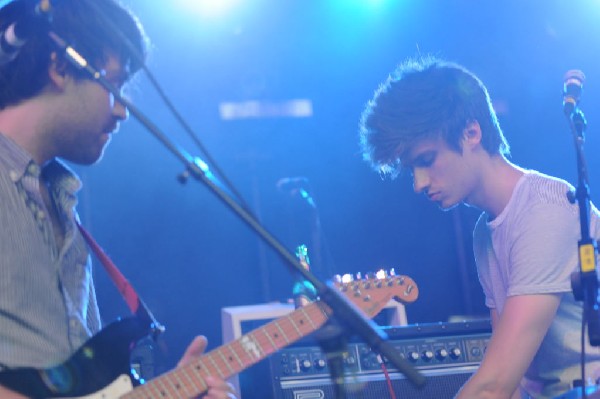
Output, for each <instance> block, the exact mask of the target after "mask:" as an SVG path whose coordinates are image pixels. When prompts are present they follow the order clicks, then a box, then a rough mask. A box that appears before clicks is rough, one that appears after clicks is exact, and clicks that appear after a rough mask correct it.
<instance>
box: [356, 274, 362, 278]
mask: <svg viewBox="0 0 600 399" xmlns="http://www.w3.org/2000/svg"><path fill="white" fill-rule="evenodd" d="M356 279H357V280H362V274H361V273H360V272H358V273H356Z"/></svg>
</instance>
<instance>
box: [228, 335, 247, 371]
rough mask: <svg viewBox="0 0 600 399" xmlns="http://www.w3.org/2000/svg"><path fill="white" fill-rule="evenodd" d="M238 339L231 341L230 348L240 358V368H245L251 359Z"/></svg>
mask: <svg viewBox="0 0 600 399" xmlns="http://www.w3.org/2000/svg"><path fill="white" fill-rule="evenodd" d="M240 341H241V338H240V339H237V340H235V341H233V342H232V344H231V348H232V350H233V351H234V352H235V353H236V356H237V357H238V359H240V363H241V364H242V368H246V367H248V366H249V365H251V364H252V359H250V357H249V356H248V354H247V353H246V351H245V350H244V348H243V346H242V343H241V342H240Z"/></svg>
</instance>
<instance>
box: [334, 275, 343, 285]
mask: <svg viewBox="0 0 600 399" xmlns="http://www.w3.org/2000/svg"><path fill="white" fill-rule="evenodd" d="M333 282H334V283H338V284H339V283H341V282H342V276H340V275H339V274H336V275H335V276H333Z"/></svg>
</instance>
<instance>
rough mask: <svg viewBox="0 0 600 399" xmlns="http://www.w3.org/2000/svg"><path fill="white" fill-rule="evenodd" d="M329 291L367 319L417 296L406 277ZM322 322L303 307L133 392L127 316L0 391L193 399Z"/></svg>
mask: <svg viewBox="0 0 600 399" xmlns="http://www.w3.org/2000/svg"><path fill="white" fill-rule="evenodd" d="M336 286H337V288H338V289H339V290H340V291H341V292H343V293H344V294H345V296H346V298H347V299H348V300H349V301H350V302H352V304H354V305H356V306H357V307H358V308H359V309H361V310H362V311H363V312H364V313H365V314H366V315H367V316H369V317H374V316H375V315H376V314H377V313H379V312H380V311H381V310H382V309H383V308H384V307H385V305H386V304H387V303H388V302H389V301H390V300H391V299H392V298H393V299H396V300H397V301H399V302H402V303H410V302H414V301H415V300H416V299H417V297H418V295H419V290H418V287H417V285H416V284H415V282H414V281H413V280H412V279H411V278H410V277H406V276H387V277H384V278H381V279H375V278H373V279H372V278H369V279H363V280H357V281H353V282H350V283H345V284H342V283H336ZM330 315H331V310H330V309H329V308H328V306H327V305H325V304H324V303H322V302H320V301H316V302H313V303H310V304H308V305H306V306H304V307H302V308H299V309H296V310H295V311H293V312H292V313H290V314H288V315H286V316H284V317H281V318H279V319H277V320H274V321H272V322H270V323H268V324H266V325H264V326H262V327H260V328H257V329H256V330H253V331H252V332H250V333H248V334H246V335H244V336H242V337H240V338H239V339H237V340H235V341H232V342H230V343H228V344H226V345H223V346H221V347H219V348H216V349H214V350H212V351H210V352H208V353H206V354H205V355H203V356H202V357H200V358H199V359H198V360H195V361H193V362H192V363H191V364H188V365H186V366H182V367H178V368H176V369H173V370H171V371H169V372H167V373H165V374H163V375H161V376H159V377H156V378H154V379H152V380H150V381H148V382H146V383H145V384H143V385H139V386H136V387H134V384H138V381H136V379H135V378H134V376H132V375H131V374H130V372H131V370H130V365H129V349H130V348H131V346H132V345H133V343H134V342H136V341H137V340H139V339H140V338H142V337H144V336H145V335H146V334H147V326H146V325H145V324H144V323H141V322H140V321H139V320H138V319H137V318H135V317H132V318H127V319H123V320H120V321H117V322H115V323H112V324H110V325H109V326H108V327H106V328H105V329H103V330H102V331H101V332H100V333H99V334H97V335H95V336H94V337H92V338H91V339H90V340H89V341H87V343H86V344H85V345H83V346H82V347H81V348H80V349H79V350H78V351H77V352H76V353H75V354H73V356H71V357H70V358H69V359H68V360H67V361H66V362H65V363H63V364H61V365H58V366H55V367H51V368H47V369H34V368H19V369H9V370H6V371H2V372H0V385H3V386H5V387H7V388H10V389H13V390H15V391H18V392H21V393H23V394H25V395H27V396H30V397H33V398H80V399H113V398H121V399H153V398H161V399H172V398H194V397H196V396H198V395H200V394H202V393H204V392H205V391H206V390H207V385H206V382H205V377H206V376H208V375H214V376H219V377H221V378H223V379H227V378H229V377H231V376H233V375H235V374H238V373H239V372H241V371H242V370H244V369H246V368H248V367H250V366H252V365H253V364H255V363H257V362H259V361H260V360H262V359H264V358H266V357H267V356H269V355H271V354H273V353H274V352H276V351H278V350H279V349H281V348H284V347H285V346H287V345H290V344H292V343H293V342H296V341H297V340H299V339H300V338H302V337H305V336H307V335H308V334H310V333H312V332H314V331H316V330H317V329H318V328H319V327H321V326H322V325H323V324H324V323H325V321H326V320H327V319H328V317H329V316H330Z"/></svg>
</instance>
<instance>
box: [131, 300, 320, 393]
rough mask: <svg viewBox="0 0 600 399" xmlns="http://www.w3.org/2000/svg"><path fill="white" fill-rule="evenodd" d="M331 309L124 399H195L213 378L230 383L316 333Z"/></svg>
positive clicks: (228, 348)
mask: <svg viewBox="0 0 600 399" xmlns="http://www.w3.org/2000/svg"><path fill="white" fill-rule="evenodd" d="M327 318H328V308H327V307H326V305H324V304H323V303H321V302H314V303H311V304H308V305H306V306H304V307H302V308H299V309H297V310H295V311H294V312H292V313H290V314H288V315H286V316H284V317H282V318H279V319H277V320H274V321H272V322H270V323H268V324H266V325H264V326H262V327H260V328H257V329H256V330H254V331H252V332H250V333H249V334H246V335H244V336H242V337H241V338H239V339H237V340H235V341H232V342H230V343H228V344H226V345H223V346H221V347H219V348H217V349H215V350H213V351H211V352H208V353H207V354H206V355H204V356H202V357H201V358H200V359H198V360H196V361H194V362H193V363H192V364H189V365H186V366H184V367H178V368H176V369H174V370H172V371H170V372H168V373H166V374H163V375H162V376H160V377H158V378H155V379H153V380H151V381H148V382H147V383H146V384H144V385H142V386H139V387H137V388H136V389H134V390H133V391H131V392H129V393H128V394H126V395H124V396H122V398H123V399H148V398H165V399H169V398H194V397H196V396H198V395H199V394H201V393H203V392H205V391H206V390H207V385H206V382H205V378H206V377H207V376H209V375H213V376H218V377H221V378H223V379H227V378H229V377H231V376H233V375H235V374H238V373H239V372H240V371H242V370H245V369H246V368H248V367H250V366H252V365H254V364H256V363H258V362H259V361H260V360H262V359H264V358H266V357H267V356H269V355H271V354H273V353H275V352H276V351H278V350H279V349H281V348H284V347H286V346H288V345H290V344H292V343H294V342H296V341H298V340H299V339H300V338H302V337H305V336H307V335H308V334H310V333H312V332H314V331H316V330H317V329H318V328H319V327H321V326H322V325H323V324H324V323H325V321H326V320H327Z"/></svg>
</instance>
